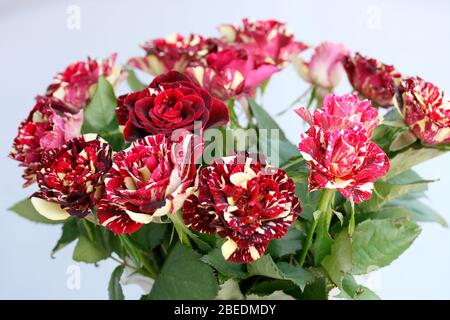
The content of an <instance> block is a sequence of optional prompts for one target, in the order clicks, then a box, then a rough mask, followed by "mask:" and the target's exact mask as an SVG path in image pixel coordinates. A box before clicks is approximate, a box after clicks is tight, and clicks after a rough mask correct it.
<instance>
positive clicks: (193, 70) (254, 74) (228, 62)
mask: <svg viewBox="0 0 450 320" xmlns="http://www.w3.org/2000/svg"><path fill="white" fill-rule="evenodd" d="M206 61H207V63H206V65H201V64H200V65H198V66H194V67H189V68H188V69H187V70H186V74H188V75H190V76H191V77H192V78H193V79H195V80H197V82H198V83H199V84H200V85H201V86H202V87H203V88H205V89H206V90H208V91H209V92H211V94H212V95H213V96H214V97H216V98H218V99H220V100H223V101H226V100H228V99H231V98H234V99H235V98H237V97H239V96H241V95H246V96H252V95H253V94H254V91H255V89H256V88H257V87H258V86H259V85H261V84H262V83H263V82H264V80H267V79H269V78H270V76H271V75H272V74H273V73H274V72H277V71H278V70H279V69H278V67H276V66H274V65H271V64H267V63H264V64H261V65H259V66H257V65H256V64H255V61H254V59H253V58H252V57H251V56H249V55H248V54H247V52H246V51H245V50H242V49H237V50H236V49H225V50H222V51H219V52H217V53H211V54H209V55H208V56H207V57H206Z"/></svg>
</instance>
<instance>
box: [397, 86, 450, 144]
mask: <svg viewBox="0 0 450 320" xmlns="http://www.w3.org/2000/svg"><path fill="white" fill-rule="evenodd" d="M396 103H397V105H398V107H399V109H400V111H401V113H402V114H403V117H404V120H405V123H406V124H407V125H408V126H409V127H410V129H411V131H412V132H413V133H414V134H415V135H416V137H417V138H418V139H420V140H421V141H422V142H423V143H425V144H433V145H436V144H448V143H450V98H449V97H448V96H446V95H445V93H444V91H443V90H441V89H439V88H438V87H436V86H435V85H434V84H432V83H431V82H427V81H425V80H423V79H422V78H419V77H412V78H408V79H405V80H404V81H403V82H402V83H401V85H400V86H399V87H398V93H397V96H396Z"/></svg>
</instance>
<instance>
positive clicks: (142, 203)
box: [10, 19, 450, 262]
mask: <svg viewBox="0 0 450 320" xmlns="http://www.w3.org/2000/svg"><path fill="white" fill-rule="evenodd" d="M219 30H220V31H221V32H222V36H221V37H220V38H214V39H212V38H211V39H205V38H203V37H201V36H198V35H191V36H189V37H182V36H180V35H176V36H173V37H169V38H166V39H156V40H153V41H150V42H148V43H146V44H145V45H144V46H143V48H144V50H145V51H146V55H145V56H144V57H135V58H132V59H131V60H130V61H129V62H128V65H130V66H134V67H136V68H139V69H141V70H144V71H148V72H150V73H151V74H154V75H156V77H155V78H154V79H153V81H152V82H151V83H150V84H149V85H148V86H147V87H145V88H144V89H143V90H141V91H137V92H131V93H128V94H125V95H122V96H120V97H118V99H117V108H116V116H117V121H118V124H119V128H120V129H121V130H122V132H123V137H124V140H125V141H126V142H127V143H130V146H129V147H128V148H127V149H125V150H122V151H119V152H116V153H114V152H113V151H112V148H111V146H110V145H109V144H108V143H107V142H106V141H104V140H103V139H102V138H101V137H100V136H98V135H97V134H85V135H80V129H81V126H82V123H83V109H84V108H85V107H86V106H87V105H88V103H89V101H90V100H91V98H92V97H93V94H94V92H95V90H96V86H97V82H98V79H99V77H100V76H102V77H104V78H106V79H107V80H108V81H109V82H110V83H111V84H112V85H117V84H118V83H119V82H120V80H121V79H123V78H124V77H125V76H126V72H124V71H123V70H122V69H121V68H119V67H116V66H114V62H115V55H112V56H111V57H110V58H109V59H106V60H104V61H95V60H91V59H88V61H87V62H77V63H74V64H72V65H70V66H69V67H67V69H66V70H65V71H64V72H62V73H60V74H58V75H57V76H56V77H55V78H54V82H53V84H51V85H50V86H49V88H48V90H47V92H46V94H45V95H43V96H39V97H38V98H37V101H36V105H35V106H34V108H33V110H32V111H31V113H30V115H29V116H28V118H27V119H25V120H24V121H23V122H22V124H21V126H20V128H19V132H18V135H17V137H16V138H15V140H14V145H13V150H12V152H11V155H10V156H11V157H12V158H13V159H15V160H18V161H19V162H20V163H21V165H22V166H24V167H25V172H24V178H25V179H26V183H25V185H30V184H32V183H33V182H35V181H37V183H38V186H39V191H37V192H36V193H35V194H33V196H32V198H31V201H32V203H33V205H34V206H35V208H36V209H37V210H38V211H39V212H40V213H41V214H42V215H44V216H46V217H47V218H50V219H66V218H68V217H70V216H76V217H78V218H83V217H86V216H87V215H92V214H95V216H96V218H97V219H98V223H99V224H101V225H103V226H105V227H106V228H108V229H110V230H111V231H112V232H114V233H132V232H135V231H136V230H138V229H139V228H140V227H141V226H142V225H143V224H147V223H150V222H161V221H163V220H164V217H165V216H167V215H169V216H170V215H171V214H175V213H176V212H178V211H180V210H181V211H182V218H183V220H184V222H185V224H186V225H187V226H188V227H190V228H191V229H192V230H194V231H197V232H201V233H216V232H217V234H218V235H219V236H220V237H222V238H223V239H224V242H223V245H222V253H223V255H224V257H225V258H226V259H227V260H229V261H234V262H251V261H254V260H256V259H258V258H259V257H260V256H261V255H262V254H263V253H264V251H265V250H266V249H267V246H268V245H269V242H270V240H272V239H278V238H281V237H283V236H284V235H285V234H286V233H287V230H288V227H289V225H291V224H292V223H293V222H294V221H295V220H296V218H297V216H298V215H299V214H300V212H301V207H300V202H299V199H298V198H297V197H296V195H295V184H294V182H293V180H292V179H291V178H289V177H288V176H287V175H286V173H285V171H284V170H282V169H279V168H274V167H271V166H269V165H267V164H263V163H262V162H261V161H260V160H258V159H257V158H256V157H252V156H249V155H248V154H238V155H233V156H229V157H224V158H220V159H217V160H216V161H215V162H213V163H212V164H210V165H209V166H206V167H205V166H203V167H201V166H198V165H197V162H198V161H197V160H198V157H199V155H201V153H202V149H203V140H202V133H203V132H204V130H206V129H208V128H212V127H216V126H225V125H227V124H228V122H229V117H230V116H229V111H228V108H227V106H226V105H225V103H224V101H226V100H228V99H239V98H246V97H250V96H252V95H253V94H254V91H255V89H256V88H257V87H258V86H260V85H261V84H262V83H263V82H264V81H265V80H267V79H268V78H269V77H270V76H271V74H273V73H274V72H276V71H278V70H280V69H281V68H282V67H284V66H285V65H286V64H287V63H288V62H290V61H292V60H293V59H294V58H295V59H296V65H297V66H298V67H299V70H300V71H301V74H302V75H303V76H304V77H305V79H307V81H309V82H311V83H312V84H313V85H314V86H317V87H320V88H322V89H324V90H325V92H326V91H327V90H328V91H329V90H331V89H332V88H333V87H334V86H335V85H336V84H337V80H338V79H339V76H340V72H342V69H343V67H344V68H345V70H346V71H347V74H348V77H349V79H350V82H351V83H352V85H353V87H354V88H355V90H357V91H358V92H359V93H360V94H361V95H362V96H364V97H366V98H368V99H370V100H372V101H373V102H374V103H375V104H376V105H379V106H390V105H392V103H393V102H392V101H393V100H396V101H397V102H398V106H399V108H400V109H401V111H402V113H403V115H404V118H405V122H406V123H407V124H408V125H409V126H410V127H411V130H412V131H413V132H414V133H415V134H416V135H417V136H418V138H420V139H421V140H422V141H423V142H424V143H427V144H437V143H448V142H449V141H450V131H449V127H450V123H449V121H450V120H449V119H450V117H449V114H448V112H449V110H450V103H449V102H448V99H446V98H445V97H444V94H443V92H442V91H441V90H439V89H438V88H436V87H435V86H433V85H432V84H430V83H427V82H424V81H423V80H422V79H420V78H409V79H403V80H402V78H401V76H400V74H398V73H397V72H396V71H395V70H394V68H393V67H391V66H387V65H384V64H382V63H380V62H377V61H376V60H373V59H368V58H365V57H363V56H361V55H359V54H356V55H355V56H354V57H353V58H352V57H350V56H349V53H348V52H347V50H346V49H345V48H344V47H343V46H342V45H336V44H331V43H324V44H322V45H320V46H318V47H317V48H315V50H314V54H313V55H312V57H311V61H310V62H304V61H303V60H302V59H300V58H296V56H297V55H298V54H299V53H301V52H302V51H304V50H306V49H307V46H306V45H304V44H303V43H300V42H296V41H295V40H294V38H293V35H292V34H291V33H290V32H289V31H288V30H287V29H286V26H285V25H284V24H282V23H280V22H277V21H272V20H269V21H256V22H249V21H248V20H246V19H244V20H243V23H242V25H240V26H233V25H224V26H221V27H220V28H219ZM394 94H396V99H393V97H394ZM297 113H298V114H299V115H300V116H301V117H302V118H303V119H305V120H306V121H307V122H308V123H309V124H311V128H310V129H309V130H308V131H307V132H306V133H304V134H303V135H302V137H301V142H300V144H299V150H300V153H301V154H302V155H303V157H304V159H305V160H306V161H307V162H308V163H309V166H310V178H309V179H310V180H309V187H310V190H316V189H320V188H332V189H337V190H339V191H340V192H341V193H342V194H343V195H344V196H345V197H347V198H349V199H352V200H353V201H354V202H357V203H358V202H361V201H363V200H366V199H369V198H370V195H371V192H372V190H373V182H374V181H375V180H376V179H377V178H379V177H380V176H382V175H384V174H385V173H386V172H387V171H388V169H389V160H388V158H387V156H386V154H385V153H384V152H383V151H382V150H381V149H380V148H379V147H378V146H377V145H375V144H374V143H373V142H371V141H370V138H371V135H372V133H373V130H374V129H375V127H376V126H377V125H378V124H379V123H380V121H381V117H380V116H379V115H378V112H377V110H376V109H374V108H372V107H371V103H370V102H369V101H368V100H364V101H360V100H359V99H358V96H357V95H344V96H336V95H333V94H330V95H325V96H324V100H323V108H322V109H318V110H316V111H315V112H314V114H311V113H310V112H309V111H308V110H306V109H302V108H301V109H298V110H297ZM198 123H200V124H201V128H199V129H200V134H199V135H198V134H197V131H196V130H195V129H196V126H197V124H198Z"/></svg>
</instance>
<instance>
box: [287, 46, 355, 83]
mask: <svg viewBox="0 0 450 320" xmlns="http://www.w3.org/2000/svg"><path fill="white" fill-rule="evenodd" d="M348 53H349V52H348V50H347V49H346V48H345V47H344V45H342V44H339V43H331V42H324V43H322V44H320V45H319V46H317V47H316V48H315V49H314V53H313V55H312V56H311V59H310V61H309V62H306V61H304V60H303V59H302V58H300V57H297V58H295V59H294V61H293V62H294V65H295V67H296V70H297V72H298V74H299V75H300V76H301V77H302V78H303V79H304V80H305V81H307V82H309V83H311V84H312V85H314V86H317V87H320V88H322V89H327V90H332V89H333V88H334V87H336V86H337V85H338V84H339V81H340V79H341V75H342V73H343V72H344V68H343V66H342V62H343V60H344V58H345V56H346V55H348Z"/></svg>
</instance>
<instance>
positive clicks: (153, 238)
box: [130, 223, 169, 250]
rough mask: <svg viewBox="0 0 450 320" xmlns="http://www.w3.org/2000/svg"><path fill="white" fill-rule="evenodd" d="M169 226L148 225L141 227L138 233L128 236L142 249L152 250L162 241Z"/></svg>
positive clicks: (164, 224)
mask: <svg viewBox="0 0 450 320" xmlns="http://www.w3.org/2000/svg"><path fill="white" fill-rule="evenodd" d="M168 227H169V224H167V223H149V224H145V225H143V226H142V227H141V228H140V229H139V230H138V231H136V232H134V233H132V234H131V235H130V237H131V239H133V240H134V241H136V242H137V243H139V245H140V246H141V247H142V248H145V249H146V250H152V249H154V248H156V247H157V246H158V245H159V244H161V242H162V241H163V239H164V237H165V235H166V234H167V231H168Z"/></svg>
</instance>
